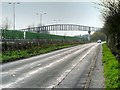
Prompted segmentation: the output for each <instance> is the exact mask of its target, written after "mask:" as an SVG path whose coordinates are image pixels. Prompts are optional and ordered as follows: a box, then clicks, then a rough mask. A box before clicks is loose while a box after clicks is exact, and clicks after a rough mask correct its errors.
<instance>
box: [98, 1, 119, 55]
mask: <svg viewBox="0 0 120 90" xmlns="http://www.w3.org/2000/svg"><path fill="white" fill-rule="evenodd" d="M99 5H100V6H102V7H103V8H102V16H103V19H104V27H103V31H104V33H105V34H106V36H107V44H108V46H109V47H110V49H111V50H112V52H113V53H114V54H120V0H102V1H101V3H99Z"/></svg>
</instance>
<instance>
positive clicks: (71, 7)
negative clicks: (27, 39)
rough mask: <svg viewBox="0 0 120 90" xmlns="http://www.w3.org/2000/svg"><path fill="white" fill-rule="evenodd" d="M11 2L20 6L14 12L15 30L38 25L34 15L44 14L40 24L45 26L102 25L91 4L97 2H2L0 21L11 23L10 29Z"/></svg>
mask: <svg viewBox="0 0 120 90" xmlns="http://www.w3.org/2000/svg"><path fill="white" fill-rule="evenodd" d="M11 1H13V2H14V1H15V2H17V1H19V2H20V4H18V5H17V4H16V10H15V11H16V29H20V28H26V27H28V25H33V24H34V25H35V26H37V25H38V24H39V23H40V17H39V16H38V15H36V13H46V14H45V15H43V18H42V23H43V24H45V25H48V24H55V23H65V24H69V23H70V24H78V25H86V26H94V27H102V25H103V24H102V21H101V19H100V17H101V16H100V11H99V10H98V9H97V8H95V7H96V5H95V4H93V3H92V1H94V2H96V1H99V0H2V10H1V11H2V18H0V19H2V21H4V20H5V18H8V20H9V21H10V22H11V28H12V25H13V6H12V5H11V4H8V2H11ZM23 1H24V2H23ZM33 1H34V2H33ZM0 5H1V4H0ZM1 11H0V12H1ZM54 20H57V22H55V21H54Z"/></svg>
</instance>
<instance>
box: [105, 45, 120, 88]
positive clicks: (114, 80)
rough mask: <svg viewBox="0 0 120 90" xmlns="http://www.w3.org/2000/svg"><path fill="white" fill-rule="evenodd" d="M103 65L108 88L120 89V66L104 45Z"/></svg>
mask: <svg viewBox="0 0 120 90" xmlns="http://www.w3.org/2000/svg"><path fill="white" fill-rule="evenodd" d="M103 64H104V77H105V85H106V88H120V80H119V79H120V78H119V77H120V76H119V73H120V72H119V69H120V64H119V62H118V61H117V60H116V58H115V56H114V55H113V54H112V53H111V51H110V49H109V48H108V47H107V45H106V44H103Z"/></svg>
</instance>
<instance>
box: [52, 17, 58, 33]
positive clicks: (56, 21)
mask: <svg viewBox="0 0 120 90" xmlns="http://www.w3.org/2000/svg"><path fill="white" fill-rule="evenodd" d="M53 21H54V22H55V23H56V24H57V23H58V22H60V20H59V19H58V20H56V19H54V20H53ZM56 35H57V26H56Z"/></svg>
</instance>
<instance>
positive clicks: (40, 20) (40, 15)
mask: <svg viewBox="0 0 120 90" xmlns="http://www.w3.org/2000/svg"><path fill="white" fill-rule="evenodd" d="M43 14H46V13H36V15H40V26H42V15H43Z"/></svg>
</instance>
